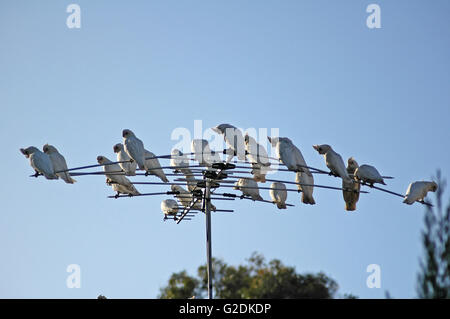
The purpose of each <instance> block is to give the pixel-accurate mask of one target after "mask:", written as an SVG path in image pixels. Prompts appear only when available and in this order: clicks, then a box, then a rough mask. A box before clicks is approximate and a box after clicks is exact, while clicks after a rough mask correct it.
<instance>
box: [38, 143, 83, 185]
mask: <svg viewBox="0 0 450 319" xmlns="http://www.w3.org/2000/svg"><path fill="white" fill-rule="evenodd" d="M42 150H43V151H44V153H45V154H47V155H48V156H49V157H50V161H51V162H52V165H53V170H54V171H55V174H56V176H58V177H60V178H61V179H62V180H63V181H65V182H66V183H67V184H73V183H75V182H76V180H75V179H73V178H72V177H71V176H70V174H69V172H68V171H67V169H68V168H67V163H66V159H65V158H64V156H62V155H61V154H60V153H59V152H58V150H57V149H56V147H54V146H53V145H49V144H45V145H44V146H43V147H42Z"/></svg>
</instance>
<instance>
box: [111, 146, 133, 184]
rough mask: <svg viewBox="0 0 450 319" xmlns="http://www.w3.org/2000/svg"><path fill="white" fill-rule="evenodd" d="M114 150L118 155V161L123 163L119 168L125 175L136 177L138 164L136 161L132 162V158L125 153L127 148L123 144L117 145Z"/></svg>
mask: <svg viewBox="0 0 450 319" xmlns="http://www.w3.org/2000/svg"><path fill="white" fill-rule="evenodd" d="M113 150H114V153H116V154H117V161H118V162H123V163H119V166H120V167H121V168H122V169H123V171H124V172H125V175H127V176H135V175H136V168H137V163H136V162H135V161H130V160H131V158H130V156H129V155H128V154H127V152H125V148H124V146H123V144H122V143H117V144H116V145H114V147H113ZM127 161H128V162H127Z"/></svg>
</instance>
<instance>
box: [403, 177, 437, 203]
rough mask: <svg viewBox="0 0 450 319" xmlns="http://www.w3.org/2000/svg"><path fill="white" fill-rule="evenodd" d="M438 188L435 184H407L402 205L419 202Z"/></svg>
mask: <svg viewBox="0 0 450 319" xmlns="http://www.w3.org/2000/svg"><path fill="white" fill-rule="evenodd" d="M437 188H438V185H437V184H436V182H425V181H419V182H414V183H411V184H409V186H408V189H407V190H406V195H405V199H404V200H403V203H405V204H408V205H412V204H413V203H414V202H421V201H423V200H424V198H425V197H426V196H427V193H428V192H435V191H436V190H437Z"/></svg>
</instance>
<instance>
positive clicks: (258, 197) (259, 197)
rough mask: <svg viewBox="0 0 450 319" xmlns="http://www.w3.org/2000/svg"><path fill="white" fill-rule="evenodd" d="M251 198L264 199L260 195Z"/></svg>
mask: <svg viewBox="0 0 450 319" xmlns="http://www.w3.org/2000/svg"><path fill="white" fill-rule="evenodd" d="M253 199H255V200H264V199H263V198H262V197H261V195H258V196H255V197H254V198H253Z"/></svg>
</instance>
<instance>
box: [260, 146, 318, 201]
mask: <svg viewBox="0 0 450 319" xmlns="http://www.w3.org/2000/svg"><path fill="white" fill-rule="evenodd" d="M267 139H268V140H269V142H270V144H272V147H274V148H275V150H276V153H277V156H278V158H279V160H280V161H281V162H282V163H283V164H284V165H286V166H287V168H288V169H289V170H291V171H294V172H297V174H296V178H295V181H296V182H297V183H298V185H297V187H298V190H299V191H301V192H302V202H303V203H304V204H310V205H314V204H315V203H316V202H315V200H314V197H313V191H314V186H313V185H314V177H313V175H312V174H311V172H310V170H309V168H308V167H307V165H306V161H305V159H304V158H303V155H302V152H300V150H299V149H298V148H297V147H296V146H295V145H294V143H292V141H291V140H290V139H289V138H287V137H267ZM300 184H304V185H300Z"/></svg>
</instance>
